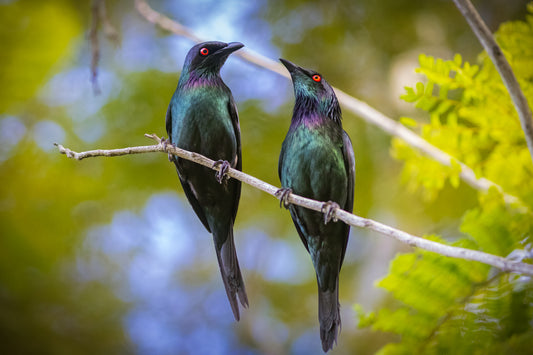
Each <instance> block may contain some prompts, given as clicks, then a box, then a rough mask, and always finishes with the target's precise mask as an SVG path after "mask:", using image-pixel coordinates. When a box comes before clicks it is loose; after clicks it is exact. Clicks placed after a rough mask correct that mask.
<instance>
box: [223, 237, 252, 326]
mask: <svg viewBox="0 0 533 355" xmlns="http://www.w3.org/2000/svg"><path fill="white" fill-rule="evenodd" d="M216 253H217V259H218V266H219V268H220V274H221V275H222V281H223V282H224V287H225V289H226V294H227V296H228V300H229V303H230V305H231V309H232V311H233V315H234V317H235V320H237V321H238V320H239V319H240V314H239V305H238V303H237V296H238V297H239V301H240V303H241V305H242V306H243V307H244V308H248V296H247V295H246V289H245V288H244V281H243V279H242V274H241V269H240V267H239V260H238V259H237V252H236V250H235V242H234V240H233V228H231V229H230V234H229V236H228V238H227V239H226V241H225V242H224V244H222V247H221V248H220V250H218V249H217V250H216Z"/></svg>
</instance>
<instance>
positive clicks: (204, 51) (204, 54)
mask: <svg viewBox="0 0 533 355" xmlns="http://www.w3.org/2000/svg"><path fill="white" fill-rule="evenodd" d="M200 54H201V55H203V56H204V57H205V56H206V55H208V54H209V49H207V48H205V47H204V48H202V49H200Z"/></svg>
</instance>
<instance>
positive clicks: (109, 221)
mask: <svg viewBox="0 0 533 355" xmlns="http://www.w3.org/2000/svg"><path fill="white" fill-rule="evenodd" d="M149 3H150V5H151V6H152V7H153V8H154V9H156V10H158V11H160V12H162V13H164V14H166V15H168V16H169V17H171V18H174V19H176V20H178V21H179V22H181V23H182V24H184V25H186V26H188V27H190V28H191V29H193V30H194V31H195V32H196V33H198V34H199V35H200V36H203V37H206V38H210V39H211V38H212V39H218V40H223V41H241V42H243V43H244V44H245V45H246V46H247V47H248V48H250V49H253V50H255V51H258V52H260V53H262V54H264V55H267V56H269V57H271V58H274V59H275V58H278V57H280V56H282V57H284V58H287V59H290V60H291V61H293V62H295V63H298V64H300V65H302V66H307V67H310V68H314V69H316V70H318V71H320V72H321V73H322V74H323V75H324V76H325V77H326V78H327V80H328V81H329V82H330V83H333V84H334V85H335V86H337V87H339V88H341V89H342V90H344V91H346V92H348V93H350V94H352V95H354V96H356V97H358V98H360V99H362V100H364V101H367V102H368V103H370V104H371V105H373V106H374V107H376V108H378V109H379V110H380V111H382V112H384V113H385V114H388V115H390V116H392V117H398V118H399V117H403V118H402V122H404V123H405V124H407V125H409V126H410V127H411V128H412V129H414V130H416V131H417V132H418V133H420V134H421V135H423V136H424V138H426V139H428V140H430V141H431V142H432V143H433V144H435V145H437V146H439V147H440V148H441V149H444V150H446V151H448V152H449V153H451V154H452V155H454V156H455V157H457V158H458V159H461V160H462V161H464V162H466V163H467V164H469V165H470V166H471V167H473V168H474V169H475V170H476V172H477V173H478V174H479V175H480V176H485V177H488V178H491V179H493V180H494V181H495V182H497V183H498V184H500V185H501V186H503V187H504V189H505V190H506V191H507V192H509V193H512V194H514V195H516V196H518V197H520V198H521V199H522V201H524V203H525V205H527V206H531V205H532V204H533V186H532V184H531V181H532V179H531V177H532V175H533V170H532V164H531V161H530V159H529V156H528V152H527V149H526V147H525V142H524V139H523V137H522V133H521V131H520V128H519V124H518V121H517V119H516V113H515V112H514V109H513V107H512V105H511V103H510V100H509V99H508V96H507V94H506V93H505V89H504V88H503V85H502V84H501V81H500V80H499V78H498V76H497V74H496V72H495V70H494V68H493V67H492V65H491V64H490V62H489V61H488V58H487V57H486V56H485V55H483V54H481V55H479V53H480V52H481V47H480V45H479V43H478V42H477V40H476V39H475V37H474V35H473V34H472V33H471V31H470V29H469V28H468V26H467V25H466V22H465V21H464V19H463V18H462V17H461V16H460V14H459V12H458V11H457V10H456V8H455V7H454V6H453V4H452V3H451V2H450V1H433V2H425V1H404V0H401V1H392V0H380V1H358V2H352V1H347V0H346V1H345V0H336V1H327V2H326V1H300V0H290V1H268V2H267V1H255V2H246V1H240V0H227V1H213V0H203V1H193V0H183V1H163V0H154V1H150V2H149ZM90 5H91V3H90V2H89V1H74V0H53V1H52V0H51V1H31V0H1V1H0V23H1V24H2V25H1V27H0V39H1V42H0V43H1V44H2V50H1V51H0V82H1V83H2V87H3V90H2V94H1V95H0V182H1V185H0V186H1V187H0V192H1V194H0V228H1V229H0V344H1V345H0V348H1V349H2V352H3V353H4V352H5V353H13V354H14V353H16V354H36V353H39V354H94V353H101V354H122V353H124V354H131V353H136V354H156V355H157V354H186V353H196V354H229V353H231V354H235V353H246V354H263V353H268V354H282V353H291V354H313V353H320V345H319V336H318V326H317V324H318V323H317V314H316V313H317V300H316V284H315V278H314V274H313V270H312V266H311V263H310V260H309V258H308V256H307V254H306V252H305V249H304V248H303V247H302V246H301V243H300V241H299V238H298V237H297V234H296V232H295V230H294V228H293V226H292V223H291V221H290V217H289V215H288V213H287V211H285V210H281V209H279V205H278V203H277V201H276V200H274V199H273V198H272V197H270V196H267V195H266V194H264V193H262V192H260V191H257V190H254V189H252V188H250V187H247V186H244V187H243V193H242V199H241V204H240V209H239V213H238V216H237V225H236V242H237V250H238V253H239V258H240V260H241V268H242V269H243V273H244V277H245V281H246V286H247V290H248V293H249V298H250V309H249V310H247V311H245V312H244V314H243V315H242V319H241V321H240V322H239V323H235V322H234V321H233V318H232V315H231V310H230V308H229V306H228V304H227V300H226V297H225V294H224V291H223V287H222V284H221V282H220V277H219V275H218V271H217V266H216V261H215V257H214V253H213V250H212V243H211V240H210V238H211V237H210V235H209V234H208V233H207V232H206V231H205V230H204V229H203V227H202V226H201V224H200V223H199V221H198V220H197V218H196V216H195V215H194V214H193V212H192V211H191V209H190V207H189V206H188V204H187V202H186V200H185V198H184V195H183V191H182V190H181V188H180V187H179V183H178V179H177V176H176V173H175V171H174V169H173V167H172V166H171V164H169V163H168V161H167V158H166V156H165V155H163V154H150V155H149V154H146V155H136V156H127V157H122V158H113V159H104V158H98V159H89V160H84V161H81V162H76V161H70V160H67V159H66V158H65V157H64V156H61V155H59V154H58V153H57V151H56V149H55V147H54V146H53V143H54V142H58V143H61V144H64V145H65V146H67V147H70V148H72V149H74V150H79V151H81V150H87V149H93V148H115V147H125V146H134V145H143V144H151V142H150V141H147V139H146V138H144V137H143V134H144V133H151V132H155V133H157V134H158V135H164V134H165V132H164V116H165V112H166V107H167V105H168V101H169V100H170V97H171V95H172V92H173V91H174V88H175V86H176V84H177V79H178V76H179V70H180V69H181V66H182V63H183V59H184V57H185V54H186V52H187V51H188V49H189V48H190V47H191V46H192V43H191V42H190V41H188V40H186V39H183V38H179V37H176V36H173V35H169V34H168V33H166V32H164V31H161V30H160V29H158V28H155V27H154V26H153V25H151V24H149V23H147V22H146V20H144V19H143V18H142V17H141V16H140V15H139V14H138V13H137V12H136V11H135V9H134V7H133V1H126V0H117V1H106V7H107V13H108V14H109V16H110V22H111V23H112V24H113V25H114V26H115V27H116V29H117V30H118V32H119V34H120V38H121V40H120V43H119V45H118V46H115V45H114V44H113V43H111V42H110V41H107V40H106V39H105V37H104V36H103V34H100V44H101V48H100V49H101V60H100V64H99V76H98V84H99V87H100V89H101V93H100V94H98V95H95V94H94V93H93V90H92V87H91V81H90V70H89V67H90V61H91V52H90V49H89V43H88V39H87V38H88V37H87V34H88V32H89V28H90V20H91V18H90ZM475 5H476V7H477V8H478V10H479V11H480V13H481V15H482V17H483V18H484V19H485V20H486V21H487V23H488V25H489V27H490V28H491V30H493V31H496V30H497V29H499V30H498V32H497V39H498V41H499V42H500V44H502V45H503V47H504V51H505V53H506V55H507V56H508V58H509V59H510V62H511V64H512V65H513V68H514V69H515V71H516V73H517V75H518V77H519V79H520V83H521V85H522V87H523V88H524V90H525V92H526V95H527V97H528V98H529V100H530V103H531V100H532V95H533V94H532V82H533V73H532V72H531V70H532V68H533V54H532V52H531V48H533V45H532V41H533V36H532V22H531V21H532V20H531V16H532V15H531V11H530V12H529V14H528V11H527V10H526V8H527V7H526V1H518V0H515V1H506V2H502V1H498V0H491V1H483V2H480V1H477V2H476V3H475ZM455 53H460V54H461V55H460V56H458V55H455ZM420 54H425V55H424V56H420V57H419V55H420ZM435 58H442V60H439V59H435ZM439 63H440V64H439ZM467 63H468V64H467ZM417 67H418V68H419V69H417V73H416V72H415V68H417ZM222 76H223V78H224V80H225V81H226V83H227V84H228V86H229V87H230V88H231V89H232V90H233V94H234V96H235V99H236V100H237V104H238V108H239V113H240V120H241V131H242V144H243V158H244V164H243V169H244V171H245V172H247V173H249V174H252V175H254V176H256V177H258V178H261V179H263V180H265V181H267V182H270V183H273V184H275V185H279V181H278V178H277V159H278V154H279V150H280V147H281V142H282V140H283V138H284V136H285V133H286V130H287V128H288V125H289V119H290V116H291V112H292V105H293V96H292V87H291V84H290V83H289V82H288V81H287V80H286V79H284V78H281V77H278V76H277V75H276V74H273V73H270V72H268V71H266V70H263V69H260V68H257V67H253V66H252V65H250V64H249V63H247V62H245V61H243V60H241V59H238V58H235V57H233V58H230V59H229V60H228V62H227V64H226V66H225V67H224V69H223V71H222ZM417 82H420V83H419V84H417ZM404 86H409V87H411V89H407V91H405V90H404V88H403V87H404ZM401 95H403V99H404V101H402V100H400V96H401ZM405 101H408V103H406V102H405ZM413 103H414V105H413ZM343 124H344V127H345V130H346V131H347V132H348V133H349V134H350V136H351V138H352V141H353V143H354V150H355V153H356V159H357V162H356V163H357V181H356V196H355V201H356V203H355V212H356V213H357V214H359V215H362V216H364V217H369V218H373V219H376V220H379V221H381V222H384V223H387V224H390V225H392V226H395V227H398V228H400V229H403V230H406V231H409V232H411V233H413V234H417V235H426V236H428V238H433V239H436V240H440V241H443V242H449V243H454V244H456V245H461V246H465V247H469V248H475V249H480V250H484V251H487V252H491V253H494V254H498V255H503V256H505V255H508V254H512V256H513V257H516V258H521V257H523V256H524V255H523V254H524V253H522V254H521V253H520V250H523V249H529V248H530V243H531V234H532V230H533V226H532V223H531V218H530V215H529V214H528V213H530V212H527V211H526V212H524V209H523V208H518V207H517V206H506V205H504V204H503V202H502V199H501V196H500V195H499V194H498V193H497V192H495V191H491V192H490V193H489V194H486V195H483V194H481V195H478V194H477V192H476V191H474V190H472V189H471V188H469V187H468V186H466V185H465V184H464V183H462V182H460V181H459V180H458V179H457V171H456V170H454V169H446V168H443V167H442V166H439V165H438V164H436V163H433V162H431V161H429V160H428V159H426V158H424V157H422V156H420V155H419V154H418V153H417V152H415V151H412V150H411V149H410V148H409V147H407V146H405V145H404V144H403V143H402V142H400V141H397V140H391V138H390V137H389V136H387V135H385V134H384V133H383V132H381V131H380V130H379V129H376V128H375V127H372V126H368V125H367V124H365V123H364V122H363V121H362V120H361V119H359V118H358V117H355V116H353V115H351V114H349V113H345V115H344V121H343ZM398 252H405V253H404V254H400V255H398V256H396V257H395V255H396V254H397V253H398ZM391 261H392V263H390V262H391ZM389 263H390V268H389ZM376 280H378V282H377V284H375V282H376ZM340 282H341V285H340V298H341V305H342V308H341V312H342V318H343V328H342V332H341V335H340V338H339V344H338V346H337V347H336V348H334V350H333V351H332V353H334V354H353V353H360V354H367V353H374V352H376V351H378V350H379V349H381V351H383V352H391V353H475V352H480V353H490V352H494V353H497V352H505V353H510V352H514V353H519V352H521V351H524V350H527V349H531V339H533V337H532V336H531V335H532V334H531V332H532V331H531V327H532V324H531V319H532V307H531V305H532V302H533V300H532V299H533V290H532V287H531V280H530V279H529V278H524V277H520V276H518V275H512V274H510V275H507V274H504V275H502V274H499V273H497V272H496V271H495V270H491V269H490V268H488V267H486V266H484V265H481V264H477V263H473V262H466V261H461V260H454V259H449V258H442V257H439V256H438V255H434V254H430V253H425V252H420V251H416V252H412V250H410V249H409V248H407V247H406V246H403V245H400V244H399V243H397V242H394V241H392V240H389V239H387V238H385V237H383V236H380V235H377V234H374V233H370V232H368V231H364V230H358V229H354V230H352V237H351V239H350V242H349V246H348V252H347V255H346V259H345V264H344V266H343V270H342V272H341V280H340ZM376 286H379V287H376ZM354 304H357V305H356V306H355V307H352V306H353V305H354ZM206 339H208V342H206Z"/></svg>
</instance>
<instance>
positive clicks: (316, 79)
mask: <svg viewBox="0 0 533 355" xmlns="http://www.w3.org/2000/svg"><path fill="white" fill-rule="evenodd" d="M313 80H314V81H316V82H317V83H319V82H320V80H322V78H321V77H320V75H318V74H315V75H313Z"/></svg>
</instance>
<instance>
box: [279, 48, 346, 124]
mask: <svg viewBox="0 0 533 355" xmlns="http://www.w3.org/2000/svg"><path fill="white" fill-rule="evenodd" d="M279 60H280V61H281V63H282V64H283V65H284V66H285V68H287V70H288V71H289V73H290V74H291V78H292V84H293V86H294V96H295V98H296V104H295V106H294V112H295V113H296V112H298V113H302V114H305V113H320V114H322V115H324V116H326V117H329V118H331V119H333V120H335V121H339V122H340V119H341V108H340V106H339V101H338V100H337V96H335V92H334V91H333V88H332V87H331V85H329V83H328V82H327V81H326V80H325V79H324V78H323V77H322V75H320V74H319V73H317V72H316V71H314V70H309V69H304V68H302V67H299V66H297V65H296V64H294V63H291V62H290V61H288V60H286V59H282V58H280V59H279Z"/></svg>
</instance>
